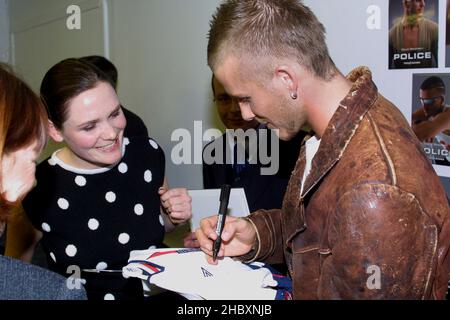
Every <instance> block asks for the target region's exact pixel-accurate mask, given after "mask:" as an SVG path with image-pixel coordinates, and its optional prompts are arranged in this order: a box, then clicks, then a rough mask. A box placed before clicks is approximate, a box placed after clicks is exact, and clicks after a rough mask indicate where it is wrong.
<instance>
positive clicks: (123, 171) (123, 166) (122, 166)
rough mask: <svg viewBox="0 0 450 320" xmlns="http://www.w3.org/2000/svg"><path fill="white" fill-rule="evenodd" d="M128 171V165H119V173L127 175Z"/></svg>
mask: <svg viewBox="0 0 450 320" xmlns="http://www.w3.org/2000/svg"><path fill="white" fill-rule="evenodd" d="M127 171H128V166H127V164H126V163H123V162H122V163H121V164H119V172H120V173H126V172H127Z"/></svg>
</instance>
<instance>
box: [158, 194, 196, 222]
mask: <svg viewBox="0 0 450 320" xmlns="http://www.w3.org/2000/svg"><path fill="white" fill-rule="evenodd" d="M158 193H159V196H160V199H161V208H162V209H163V211H164V212H165V213H166V214H167V216H168V217H169V219H170V221H171V222H172V223H173V224H174V225H177V224H180V223H183V222H186V221H187V220H189V219H190V218H191V217H192V207H191V202H192V199H191V196H190V195H189V194H188V191H187V189H186V188H175V189H167V188H165V187H161V188H159V190H158Z"/></svg>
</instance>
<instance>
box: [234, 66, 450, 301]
mask: <svg viewBox="0 0 450 320" xmlns="http://www.w3.org/2000/svg"><path fill="white" fill-rule="evenodd" d="M349 79H350V80H351V81H352V82H354V85H353V87H352V89H351V91H350V93H349V94H348V95H347V97H346V98H345V99H344V100H342V101H341V103H340V106H339V108H338V109H337V111H336V112H335V114H334V115H333V117H332V119H331V121H330V123H329V125H328V127H327V129H326V131H325V133H324V135H323V136H322V139H321V144H320V147H319V150H318V152H317V153H316V155H315V157H314V158H313V162H312V168H311V172H310V174H309V175H308V177H307V179H306V181H305V185H304V188H303V192H302V194H300V190H301V181H302V176H303V171H304V167H305V153H304V150H303V149H302V150H301V152H300V157H299V159H298V161H297V165H296V169H295V170H294V172H293V175H292V178H291V180H290V182H289V186H288V189H287V192H286V196H285V198H284V202H283V209H282V210H272V211H258V212H256V213H254V214H253V215H252V216H251V219H252V221H253V222H254V223H255V225H256V226H257V229H258V237H259V239H260V242H259V254H257V256H256V259H258V260H266V261H269V262H270V261H280V260H282V259H283V257H284V259H285V260H286V262H287V264H288V267H289V271H290V274H291V276H292V279H293V289H294V298H295V299H443V298H444V297H445V293H446V291H447V281H448V277H449V271H450V252H449V248H450V212H449V206H448V203H447V199H446V195H445V192H444V189H443V187H442V185H441V183H440V181H439V178H438V176H437V175H436V173H435V172H434V170H433V168H432V166H431V164H430V163H429V161H428V159H427V158H426V156H425V154H424V153H423V151H422V148H421V145H420V143H419V141H418V140H417V138H416V137H415V135H414V133H413V132H412V130H411V129H410V126H409V124H408V122H407V121H406V119H405V118H404V117H403V115H402V114H401V112H400V111H399V110H398V109H397V108H396V107H395V106H394V105H392V104H391V103H390V102H389V101H387V100H386V99H385V98H383V97H382V96H381V95H380V94H378V91H377V88H376V86H375V85H374V83H373V82H372V79H371V73H370V71H369V70H368V69H366V68H358V69H355V70H354V71H353V72H352V73H351V74H350V75H349ZM256 250H257V249H255V252H256ZM253 255H254V253H253ZM249 256H251V253H250V254H248V255H246V256H245V257H242V259H247V258H248V257H249ZM272 263H273V262H272ZM374 276H375V277H378V280H379V281H378V285H376V284H377V281H373V280H374V279H375V278H374ZM374 285H375V286H374Z"/></svg>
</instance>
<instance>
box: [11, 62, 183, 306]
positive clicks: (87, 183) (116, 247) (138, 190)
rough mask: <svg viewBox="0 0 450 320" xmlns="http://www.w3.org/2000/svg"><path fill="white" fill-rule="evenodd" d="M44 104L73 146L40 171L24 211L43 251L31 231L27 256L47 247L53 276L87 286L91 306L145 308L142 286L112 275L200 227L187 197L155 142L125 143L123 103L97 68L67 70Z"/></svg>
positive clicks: (55, 79)
mask: <svg viewBox="0 0 450 320" xmlns="http://www.w3.org/2000/svg"><path fill="white" fill-rule="evenodd" d="M41 95H42V97H43V100H44V102H45V103H46V105H47V108H48V112H49V118H50V120H51V121H50V124H49V134H50V136H51V137H52V139H53V140H55V141H57V142H65V143H66V146H65V147H63V148H62V149H59V150H57V151H56V152H54V153H53V155H52V156H51V157H50V158H49V159H47V160H45V161H43V162H42V163H41V164H39V165H38V167H37V170H36V180H37V185H36V187H35V188H34V189H33V190H32V191H31V193H30V194H29V195H28V196H27V197H26V198H25V200H24V201H23V208H24V211H25V213H26V216H27V217H28V219H29V221H30V222H31V224H32V226H33V229H30V230H32V232H29V233H30V234H32V239H33V241H29V238H30V237H29V234H28V235H26V234H25V233H26V232H24V231H23V230H24V229H25V228H24V227H23V224H22V226H21V227H22V231H20V232H19V231H18V230H17V229H18V228H15V229H16V230H14V231H15V232H12V233H13V235H14V243H15V244H16V247H18V248H19V249H18V251H20V253H18V254H17V255H18V256H22V257H24V256H27V255H28V256H30V252H32V250H33V249H34V244H35V243H36V242H37V241H38V240H40V241H41V243H42V247H43V248H44V251H45V252H46V255H47V260H48V263H49V268H50V269H52V270H54V271H56V272H58V273H60V274H62V275H65V276H66V277H70V281H71V282H72V283H73V285H74V286H75V285H76V281H77V280H78V279H81V280H78V281H81V283H83V284H84V286H85V288H86V291H87V294H88V298H89V299H141V298H143V289H142V285H141V283H140V281H139V280H136V279H125V278H124V277H123V276H122V274H121V273H120V272H110V271H114V270H121V269H122V267H123V266H125V265H126V264H127V260H128V257H129V252H130V251H132V250H136V249H140V250H142V249H148V248H150V247H161V246H162V241H163V238H164V234H165V232H168V231H171V230H173V229H174V227H175V226H176V225H177V224H180V223H183V222H185V221H187V220H188V219H190V217H191V199H190V197H189V195H188V193H187V190H186V189H182V188H179V189H170V190H169V189H168V187H167V182H166V179H165V170H164V168H165V158H164V152H163V151H162V150H161V148H160V147H159V146H158V144H157V143H156V142H155V141H154V140H152V139H149V138H142V137H136V138H126V137H123V132H124V128H125V125H126V120H125V117H124V116H123V113H122V110H121V105H120V102H119V99H118V97H117V95H116V92H115V91H114V89H113V87H112V86H111V84H110V82H109V80H108V78H107V76H106V75H104V74H103V73H102V72H101V71H100V70H98V69H97V68H96V67H94V66H92V65H90V64H88V63H86V62H83V61H81V60H78V59H67V60H63V61H61V62H60V63H58V64H56V65H55V66H53V67H52V68H51V69H50V70H49V71H48V72H47V74H46V75H45V77H44V80H43V82H42V85H41ZM30 243H33V244H32V245H30ZM78 270H80V271H81V273H77V272H78ZM92 271H94V272H92ZM70 281H69V282H70Z"/></svg>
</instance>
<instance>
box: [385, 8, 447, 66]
mask: <svg viewBox="0 0 450 320" xmlns="http://www.w3.org/2000/svg"><path fill="white" fill-rule="evenodd" d="M438 17H439V1H438V0H427V1H425V0H389V69H416V68H436V67H437V66H438V38H439V25H438V21H439V18H438Z"/></svg>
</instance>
